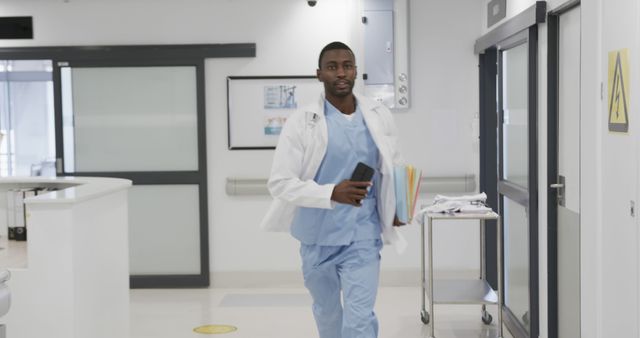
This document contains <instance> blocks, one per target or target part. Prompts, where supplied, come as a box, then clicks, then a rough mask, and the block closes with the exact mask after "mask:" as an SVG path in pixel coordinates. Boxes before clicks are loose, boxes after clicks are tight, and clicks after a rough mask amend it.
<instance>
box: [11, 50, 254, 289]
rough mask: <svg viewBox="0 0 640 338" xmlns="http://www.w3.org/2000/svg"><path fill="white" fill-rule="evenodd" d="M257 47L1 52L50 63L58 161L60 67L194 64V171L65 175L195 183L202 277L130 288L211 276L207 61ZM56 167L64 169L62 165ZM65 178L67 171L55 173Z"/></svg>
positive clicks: (199, 283)
mask: <svg viewBox="0 0 640 338" xmlns="http://www.w3.org/2000/svg"><path fill="white" fill-rule="evenodd" d="M255 55H256V45H255V43H237V44H197V45H136V46H72V47H9V48H0V59H3V60H51V61H52V62H53V66H54V67H53V82H54V106H55V125H56V157H57V158H61V159H63V158H64V148H63V142H62V101H61V81H60V68H61V66H65V67H66V66H72V67H129V66H131V67H134V66H176V65H183V66H195V67H196V82H197V89H196V90H197V122H198V137H197V139H198V170H197V171H163V172H75V173H72V174H68V176H108V177H118V178H126V179H130V180H132V181H133V184H134V185H149V184H154V185H157V184H197V185H198V190H199V203H200V205H199V207H200V215H199V216H200V218H199V220H200V274H195V275H144V276H138V275H133V276H130V287H131V288H184V287H207V286H209V283H210V276H209V226H208V223H209V221H208V218H209V217H208V198H207V195H208V193H207V190H208V187H207V157H206V154H207V153H206V123H205V115H206V110H205V79H204V63H205V59H206V58H222V57H225V58H226V57H255ZM60 168H64V165H63V164H62V163H61V166H60ZM59 175H61V176H65V173H62V174H59Z"/></svg>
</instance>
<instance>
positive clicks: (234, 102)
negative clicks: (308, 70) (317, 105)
mask: <svg viewBox="0 0 640 338" xmlns="http://www.w3.org/2000/svg"><path fill="white" fill-rule="evenodd" d="M322 90H323V86H322V83H321V82H320V81H318V79H317V78H316V77H315V76H229V77H227V130H228V134H227V135H228V142H229V143H228V144H229V149H230V150H243V149H245V150H246V149H275V147H276V145H277V144H278V137H279V135H280V131H281V130H282V126H283V125H284V122H285V121H286V120H287V118H288V117H289V115H290V114H291V113H292V112H294V111H295V110H296V109H297V108H300V107H304V106H305V105H308V104H311V103H313V102H315V101H316V100H318V99H319V97H320V93H321V92H322Z"/></svg>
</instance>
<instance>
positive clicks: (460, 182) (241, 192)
mask: <svg viewBox="0 0 640 338" xmlns="http://www.w3.org/2000/svg"><path fill="white" fill-rule="evenodd" d="M225 190H226V192H227V195H229V196H257V195H269V190H267V179H266V178H240V177H227V183H226V185H225ZM475 190H476V176H475V175H464V176H437V177H423V178H422V181H421V182H420V192H421V193H422V194H445V193H467V192H473V191H475Z"/></svg>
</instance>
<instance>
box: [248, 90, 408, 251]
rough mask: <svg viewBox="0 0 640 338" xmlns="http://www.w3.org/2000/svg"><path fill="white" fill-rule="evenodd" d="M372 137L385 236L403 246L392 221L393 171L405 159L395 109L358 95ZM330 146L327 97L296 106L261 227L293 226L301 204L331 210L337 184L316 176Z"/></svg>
mask: <svg viewBox="0 0 640 338" xmlns="http://www.w3.org/2000/svg"><path fill="white" fill-rule="evenodd" d="M356 99H357V102H358V105H359V107H360V110H361V111H362V115H363V117H364V120H365V122H366V124H367V127H368V128H369V132H370V133H371V136H372V138H373V140H374V142H375V143H376V145H377V146H378V150H379V151H380V160H381V164H380V172H381V178H382V179H381V186H380V190H379V191H378V201H377V205H378V214H379V215H380V221H381V222H382V238H383V240H384V242H385V243H390V244H394V246H395V247H396V249H397V250H398V252H402V251H404V249H405V248H406V241H405V240H404V238H403V237H402V236H401V234H400V233H399V232H398V230H397V229H396V228H395V227H394V226H393V219H394V216H395V212H396V199H395V188H394V179H393V170H394V166H395V165H399V164H402V157H401V155H400V152H399V151H398V145H397V133H396V127H395V123H394V122H393V118H392V116H391V112H390V111H389V109H387V108H386V107H385V106H384V105H383V104H381V103H378V102H376V101H373V100H370V99H368V98H365V97H362V96H359V95H356ZM326 151H327V123H326V120H325V116H324V96H321V97H320V99H319V100H318V102H317V103H316V104H314V105H312V106H309V107H306V108H304V109H300V110H297V111H296V112H294V113H293V114H291V115H290V116H289V118H288V119H287V122H286V123H285V125H284V127H283V128H282V132H281V133H280V137H279V140H278V146H277V147H276V151H275V154H274V157H273V166H272V168H271V176H270V178H269V182H268V188H269V191H270V192H271V195H272V196H273V199H274V200H273V202H272V204H271V206H270V207H269V210H268V211H267V214H266V215H265V216H264V218H263V220H262V223H261V224H260V227H261V228H262V229H264V230H267V231H289V228H290V227H291V222H292V220H293V216H294V214H295V211H296V208H297V207H308V208H325V209H330V208H332V207H333V205H334V203H335V202H333V201H331V193H332V192H333V188H334V186H335V185H334V184H325V185H320V184H318V183H316V182H315V181H314V180H313V179H314V177H315V176H316V173H317V172H318V168H319V167H320V164H321V162H322V159H323V158H324V155H325V152H326Z"/></svg>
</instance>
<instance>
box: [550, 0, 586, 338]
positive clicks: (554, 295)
mask: <svg viewBox="0 0 640 338" xmlns="http://www.w3.org/2000/svg"><path fill="white" fill-rule="evenodd" d="M578 6H580V0H570V1H567V2H565V3H563V4H562V5H560V6H558V7H557V8H555V9H553V10H551V11H549V13H548V15H547V34H548V37H547V44H548V49H547V83H548V86H547V140H548V141H547V155H548V160H547V177H548V180H549V181H554V182H555V180H556V178H557V177H558V128H559V123H558V118H559V108H558V105H559V103H560V99H559V78H560V70H559V64H560V45H559V43H560V16H561V15H562V14H564V13H566V12H568V11H570V10H572V9H573V8H575V7H578ZM547 251H548V256H547V266H548V276H547V284H548V299H547V302H548V306H549V311H548V316H549V319H548V329H549V330H548V336H549V338H558V334H559V332H558V330H559V324H558V319H559V313H558V195H557V191H556V189H552V188H550V187H547Z"/></svg>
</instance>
